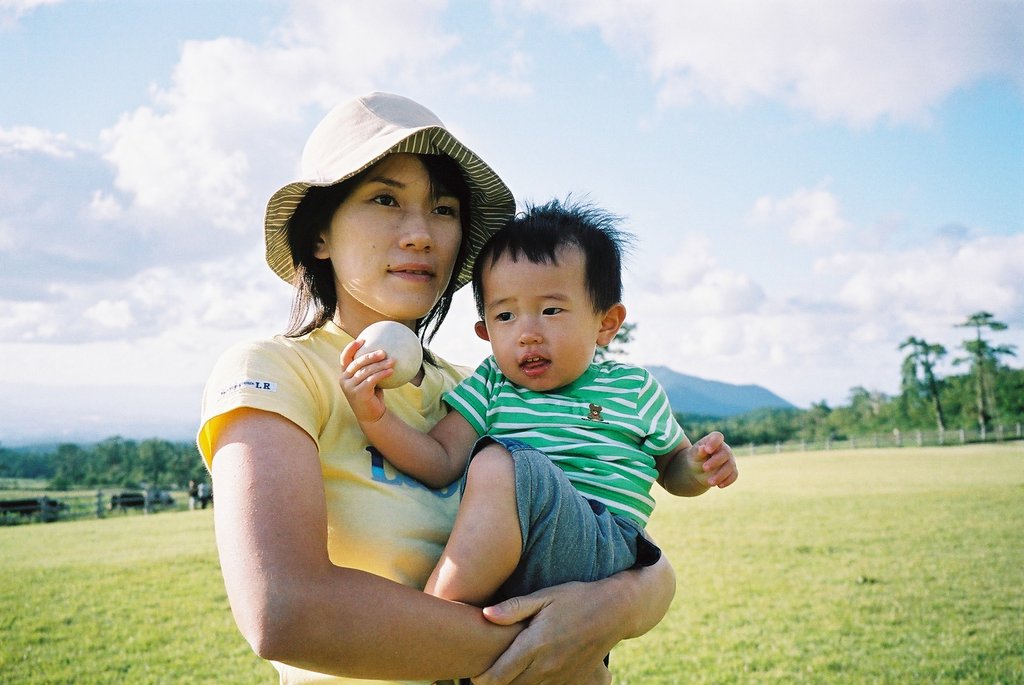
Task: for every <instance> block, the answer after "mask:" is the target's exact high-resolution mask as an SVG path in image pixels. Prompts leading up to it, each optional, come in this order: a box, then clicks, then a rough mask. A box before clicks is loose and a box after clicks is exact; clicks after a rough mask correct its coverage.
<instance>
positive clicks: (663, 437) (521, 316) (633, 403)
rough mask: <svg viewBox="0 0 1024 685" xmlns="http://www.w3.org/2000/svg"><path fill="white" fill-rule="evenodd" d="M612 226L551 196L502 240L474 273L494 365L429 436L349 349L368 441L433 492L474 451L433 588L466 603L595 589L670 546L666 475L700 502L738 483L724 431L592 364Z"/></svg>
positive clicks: (616, 250) (616, 284)
mask: <svg viewBox="0 0 1024 685" xmlns="http://www.w3.org/2000/svg"><path fill="white" fill-rule="evenodd" d="M623 241H624V234H623V233H622V232H621V231H619V230H618V228H617V217H615V216H613V215H611V214H609V213H607V212H604V211H601V210H599V209H596V208H594V207H593V206H590V205H586V204H582V203H573V204H562V203H559V202H557V201H553V202H551V203H549V204H547V205H544V206H541V207H532V208H530V209H528V210H527V211H526V212H525V213H524V214H521V215H519V216H517V217H516V218H515V219H513V220H512V221H511V222H510V223H509V224H508V226H507V227H505V228H503V229H502V230H501V231H499V232H498V233H496V234H495V235H494V236H492V237H491V238H490V239H489V240H488V241H487V243H485V244H484V246H483V248H482V249H481V252H480V255H479V256H478V257H477V262H476V266H475V268H474V270H473V291H474V295H475V298H476V303H477V310H478V314H479V316H480V319H481V320H480V321H479V322H477V324H476V333H477V335H478V336H479V337H480V338H482V339H484V340H488V341H490V343H491V349H492V351H493V355H492V356H491V357H489V358H488V359H487V360H485V361H484V362H483V364H481V365H480V366H479V367H478V368H477V370H476V372H475V373H474V374H473V375H472V376H471V377H469V378H467V379H466V380H464V381H463V382H462V383H461V384H460V385H458V386H457V387H456V388H455V389H454V390H452V391H450V392H448V393H446V394H445V401H446V402H447V403H448V405H449V406H450V407H451V408H452V409H453V410H454V411H452V412H450V413H449V414H448V415H447V416H445V417H444V418H442V419H441V420H440V421H438V423H437V424H436V425H435V426H434V427H433V428H431V429H430V430H429V432H427V433H425V432H423V431H421V430H417V429H416V428H414V427H412V426H410V425H409V424H408V423H406V422H405V421H403V420H402V417H401V416H399V415H398V414H397V413H396V412H394V411H391V410H389V408H388V406H387V404H386V403H385V401H384V400H385V396H386V395H385V393H384V392H383V391H382V390H380V389H379V388H377V383H378V382H380V381H381V380H383V379H385V378H387V377H388V376H389V375H390V374H391V370H392V366H393V364H394V361H393V360H388V359H385V358H384V356H385V354H384V352H382V351H376V352H373V353H371V354H366V355H362V356H358V357H357V356H356V354H357V352H358V349H359V347H360V342H359V341H354V342H352V343H350V344H349V345H348V346H346V348H345V350H344V352H343V353H342V364H343V365H344V366H345V367H346V368H345V369H344V371H343V372H342V374H341V385H342V388H343V390H344V391H345V394H346V396H347V397H348V398H349V401H350V403H351V404H352V408H353V412H354V413H355V416H356V418H357V419H358V420H359V425H360V426H361V427H362V429H363V433H365V434H366V436H367V437H368V438H369V439H370V441H371V442H372V443H373V445H374V446H375V447H376V448H377V449H379V450H380V451H381V452H382V453H383V454H384V456H385V457H386V458H387V459H388V460H389V461H390V462H391V463H393V464H395V466H397V467H398V468H400V469H402V470H403V471H404V472H406V473H407V474H409V475H411V476H413V477H415V478H417V479H418V480H420V481H422V482H424V483H426V484H428V485H430V486H432V487H443V486H445V485H447V484H448V483H450V482H452V481H454V480H455V479H457V478H458V477H459V476H461V475H462V474H463V472H464V470H465V467H466V461H467V458H468V457H469V456H470V454H472V455H473V457H472V461H471V463H470V466H469V472H468V476H467V478H466V481H465V492H464V494H463V499H462V504H461V505H460V507H459V512H458V515H457V517H456V519H455V526H454V528H453V530H452V535H451V538H450V539H449V540H448V543H447V546H446V547H445V550H444V552H443V553H442V554H441V559H440V561H439V562H438V564H437V566H436V567H435V568H434V571H433V573H432V574H431V576H430V579H429V580H428V582H427V585H426V591H427V592H428V593H431V594H434V595H437V596H439V597H444V598H445V599H451V600H455V601H459V602H468V603H471V604H477V605H480V604H483V603H485V602H488V601H492V600H493V599H494V598H495V597H498V598H506V597H510V596H515V595H518V594H523V593H527V592H533V591H534V590H537V589H539V588H542V587H548V586H550V585H554V584H558V583H564V582H568V581H572V580H584V581H589V580H596V579H599V578H603V577H607V576H609V575H612V574H614V573H617V572H619V571H622V570H624V569H627V568H631V567H633V566H635V565H637V564H640V565H644V564H650V563H652V562H653V561H655V560H657V559H658V558H659V557H660V554H661V552H660V550H659V549H658V548H657V547H656V546H655V545H654V544H653V543H651V542H650V541H649V540H648V539H647V538H646V537H645V535H644V526H645V525H646V524H647V521H648V517H649V516H650V514H651V512H652V510H653V508H654V499H653V498H652V497H651V495H650V490H651V486H652V485H653V483H654V482H655V480H657V482H659V483H660V484H661V485H662V486H663V487H664V488H665V489H666V490H667V491H668V492H670V493H672V494H675V495H682V496H694V495H700V494H702V493H704V492H705V491H707V489H708V488H709V487H710V486H718V487H721V488H724V487H726V486H728V485H731V484H732V483H733V482H734V481H735V480H736V478H737V475H738V472H737V468H736V461H735V459H734V457H733V454H732V450H731V449H730V448H729V446H728V445H727V444H726V443H725V442H724V439H723V437H722V434H721V433H718V432H714V433H711V434H709V435H707V436H705V437H704V438H702V439H701V440H700V441H698V443H697V444H696V445H692V444H691V443H690V441H689V439H687V437H686V435H685V434H684V432H683V430H682V428H681V427H680V426H679V424H678V423H677V421H676V419H675V416H674V415H673V413H672V409H671V407H670V406H669V402H668V398H667V396H666V395H665V393H664V391H663V390H662V388H661V386H660V385H659V384H658V383H657V381H656V380H655V379H654V377H653V376H651V375H650V373H648V372H647V371H645V370H643V369H641V368H638V367H636V366H631V365H627V364H622V363H619V362H615V361H604V362H599V363H597V362H594V353H595V350H596V348H597V346H598V345H607V344H608V343H610V342H611V341H612V339H613V338H614V337H615V334H616V332H617V331H618V330H619V327H620V326H621V325H622V323H623V321H624V319H625V316H626V309H625V307H624V305H623V304H622V302H621V299H622V277H621V255H622V251H623Z"/></svg>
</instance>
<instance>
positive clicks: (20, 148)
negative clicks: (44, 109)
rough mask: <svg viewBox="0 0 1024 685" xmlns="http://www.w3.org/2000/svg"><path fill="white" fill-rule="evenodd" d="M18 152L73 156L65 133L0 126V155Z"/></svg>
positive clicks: (26, 127)
mask: <svg viewBox="0 0 1024 685" xmlns="http://www.w3.org/2000/svg"><path fill="white" fill-rule="evenodd" d="M19 152H27V153H39V154H44V155H47V156H50V157H63V158H66V159H70V158H72V157H74V156H75V152H74V145H73V144H72V143H71V141H70V140H69V139H68V137H67V135H66V134H63V133H53V132H51V131H45V130H43V129H40V128H35V127H32V126H14V127H13V128H8V129H5V128H0V157H3V156H6V155H12V154H15V153H19Z"/></svg>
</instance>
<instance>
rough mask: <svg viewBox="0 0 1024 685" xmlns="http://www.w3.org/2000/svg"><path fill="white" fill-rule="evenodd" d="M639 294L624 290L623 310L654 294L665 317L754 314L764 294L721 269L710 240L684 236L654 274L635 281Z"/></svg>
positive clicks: (736, 274) (747, 279)
mask: <svg viewBox="0 0 1024 685" xmlns="http://www.w3.org/2000/svg"><path fill="white" fill-rule="evenodd" d="M636 284H637V286H638V288H639V294H634V292H633V290H632V288H627V290H628V292H627V299H628V300H629V302H627V308H628V309H630V310H631V311H632V309H633V305H632V302H633V301H635V300H641V301H643V300H645V299H647V297H648V296H649V295H651V294H654V295H655V297H656V298H657V299H658V301H659V307H662V308H663V311H664V312H665V314H666V315H668V316H678V317H690V316H720V315H735V314H741V313H746V312H752V311H756V310H757V308H758V307H759V306H760V304H761V302H762V301H763V300H764V292H763V291H762V290H761V287H760V286H759V285H757V284H756V283H754V282H753V281H752V280H751V279H750V277H749V276H747V275H746V274H742V273H739V272H737V271H735V270H733V269H730V268H728V267H725V266H722V264H721V263H720V262H719V260H718V258H717V257H716V256H715V255H714V254H713V252H712V249H711V241H710V240H709V239H708V237H707V236H705V235H701V234H695V233H691V234H685V235H683V236H682V237H681V238H680V239H679V244H678V245H677V247H676V250H675V252H674V253H673V254H671V255H669V256H667V257H666V258H665V259H664V260H663V261H662V262H661V264H659V265H658V270H657V273H656V274H653V275H651V274H642V275H638V276H637V278H636ZM629 318H633V317H632V316H631V317H629Z"/></svg>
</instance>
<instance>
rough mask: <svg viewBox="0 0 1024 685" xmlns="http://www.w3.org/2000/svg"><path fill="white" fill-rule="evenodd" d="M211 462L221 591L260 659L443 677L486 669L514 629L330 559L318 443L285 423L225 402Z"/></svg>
mask: <svg viewBox="0 0 1024 685" xmlns="http://www.w3.org/2000/svg"><path fill="white" fill-rule="evenodd" d="M212 468H213V479H214V486H215V489H216V493H217V506H216V508H215V509H214V511H215V520H216V530H217V547H218V550H219V552H220V560H221V568H222V570H223V574H224V580H225V584H226V586H227V591H228V599H229V600H230V603H231V608H232V611H233V613H234V616H235V621H236V622H237V624H238V627H239V629H240V630H241V632H242V634H243V635H244V636H245V638H246V639H247V640H248V641H249V643H250V645H251V646H252V648H253V650H254V651H255V652H256V653H257V654H259V655H260V656H261V657H263V658H266V659H273V660H275V661H281V662H284V663H288V664H291V665H294V666H298V667H301V668H307V669H310V670H314V671H318V672H322V673H331V674H339V675H348V676H352V677H363V678H378V679H424V680H425V679H435V678H437V679H439V678H451V677H458V676H465V675H467V674H475V673H480V672H483V671H484V670H486V669H487V668H488V667H489V666H490V665H491V663H492V662H493V661H494V660H495V658H496V657H497V656H498V655H499V654H501V652H502V651H503V650H504V649H505V648H506V647H507V646H508V645H509V644H511V642H512V640H513V639H514V637H515V635H516V634H517V633H518V632H519V631H520V630H521V626H510V627H504V626H498V625H494V624H490V623H488V621H486V620H485V619H484V617H483V615H482V613H481V611H480V610H479V609H476V608H474V607H470V606H465V605H461V604H457V603H453V602H447V601H444V600H440V599H438V598H435V597H431V596H429V595H426V594H424V593H422V592H420V591H418V590H416V589H414V588H409V587H405V586H403V585H400V584H398V583H394V582H391V581H389V580H386V579H384V578H380V577H378V576H375V575H372V574H370V573H365V572H362V571H358V570H354V569H348V568H340V567H337V566H335V565H333V564H332V563H331V562H330V560H329V559H328V557H327V514H326V510H325V505H324V496H323V481H322V476H321V472H320V461H319V458H318V456H317V451H316V446H315V444H314V443H313V441H312V439H311V438H310V437H309V436H308V435H307V434H306V433H305V432H304V431H303V430H302V429H300V428H299V427H298V426H296V425H295V424H293V423H291V422H290V421H288V420H286V419H284V418H282V417H280V416H278V415H276V414H271V413H267V412H261V411H257V410H250V409H240V410H236V411H235V412H232V414H231V415H229V417H227V421H226V425H225V426H224V428H223V429H222V430H221V432H220V434H219V439H218V443H217V445H216V446H215V458H214V460H213V467H212Z"/></svg>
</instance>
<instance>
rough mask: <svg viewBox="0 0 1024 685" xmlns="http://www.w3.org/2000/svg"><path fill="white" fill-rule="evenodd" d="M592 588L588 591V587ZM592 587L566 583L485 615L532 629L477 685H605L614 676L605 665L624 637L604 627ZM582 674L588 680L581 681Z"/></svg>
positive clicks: (490, 609)
mask: <svg viewBox="0 0 1024 685" xmlns="http://www.w3.org/2000/svg"><path fill="white" fill-rule="evenodd" d="M588 586H590V587H588ZM593 589H594V588H593V584H592V583H566V584H564V585H558V586H556V587H550V588H546V589H544V590H539V591H537V592H534V593H532V594H530V595H526V596H524V597H513V598H512V599H509V600H507V601H505V602H502V603H501V604H497V605H495V606H493V607H487V608H486V609H484V616H486V617H487V619H488V620H489V621H491V622H492V623H496V624H499V625H511V624H513V623H519V622H521V621H528V622H529V626H528V627H527V628H526V630H524V631H523V632H521V633H520V634H519V636H518V637H516V639H515V641H514V642H513V643H512V645H511V646H510V647H509V648H508V649H507V650H505V653H504V654H502V655H501V657H499V658H498V660H497V661H495V662H494V664H492V665H491V667H490V668H489V669H488V670H487V671H486V672H485V673H483V674H481V675H479V676H477V677H475V678H473V682H474V683H475V684H476V685H510V684H514V685H538V684H540V683H548V684H550V685H563V684H564V685H579V683H587V684H591V685H605V684H607V683H610V682H611V674H610V673H609V672H608V669H607V668H606V667H605V666H604V663H603V660H604V657H605V655H607V654H608V653H609V652H610V651H611V648H612V647H614V646H615V644H616V643H617V642H618V640H619V638H620V637H621V636H616V635H613V634H612V631H611V630H610V629H609V627H607V626H603V625H602V618H603V615H606V614H604V612H602V611H601V607H600V606H599V605H598V603H597V602H595V601H594V594H593ZM581 673H590V674H591V675H590V677H588V678H585V679H581V677H580V674H581Z"/></svg>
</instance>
